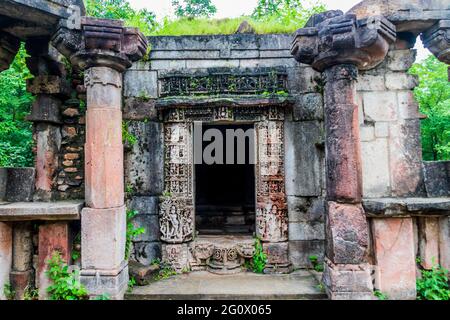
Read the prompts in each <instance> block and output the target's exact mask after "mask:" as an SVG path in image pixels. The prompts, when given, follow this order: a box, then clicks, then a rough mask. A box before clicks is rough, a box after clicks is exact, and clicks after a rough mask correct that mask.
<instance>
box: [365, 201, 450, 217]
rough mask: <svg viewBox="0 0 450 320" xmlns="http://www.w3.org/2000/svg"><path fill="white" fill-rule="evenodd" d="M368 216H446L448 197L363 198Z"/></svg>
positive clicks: (448, 204) (449, 208)
mask: <svg viewBox="0 0 450 320" xmlns="http://www.w3.org/2000/svg"><path fill="white" fill-rule="evenodd" d="M363 207H364V210H365V212H366V215H367V216H368V217H373V218H376V217H405V216H422V215H423V216H435V217H439V216H448V215H450V197H442V198H373V199H364V200H363Z"/></svg>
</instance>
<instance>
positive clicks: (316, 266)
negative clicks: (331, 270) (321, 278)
mask: <svg viewBox="0 0 450 320" xmlns="http://www.w3.org/2000/svg"><path fill="white" fill-rule="evenodd" d="M308 259H309V261H310V262H311V264H312V266H313V269H314V270H315V271H317V272H323V263H320V262H319V257H317V256H315V255H311V256H309V257H308Z"/></svg>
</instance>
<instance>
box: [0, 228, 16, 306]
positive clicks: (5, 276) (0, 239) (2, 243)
mask: <svg viewBox="0 0 450 320" xmlns="http://www.w3.org/2000/svg"><path fill="white" fill-rule="evenodd" d="M12 249H13V248H12V228H11V226H10V225H9V224H8V223H5V222H0V289H1V290H0V300H5V299H6V297H5V294H4V290H3V289H4V288H5V285H8V284H9V283H10V282H9V273H10V272H11V266H12V254H13V250H12Z"/></svg>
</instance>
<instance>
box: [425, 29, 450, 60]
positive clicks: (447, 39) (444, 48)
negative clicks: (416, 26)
mask: <svg viewBox="0 0 450 320" xmlns="http://www.w3.org/2000/svg"><path fill="white" fill-rule="evenodd" d="M421 39H422V41H423V44H424V46H425V47H426V48H427V49H428V50H430V51H431V53H433V54H434V55H435V56H436V57H437V58H438V59H439V60H440V61H442V62H444V63H446V64H450V20H440V21H439V22H437V23H436V24H435V25H434V26H433V27H431V28H430V29H429V30H427V31H425V32H424V33H422V35H421Z"/></svg>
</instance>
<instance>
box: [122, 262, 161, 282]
mask: <svg viewBox="0 0 450 320" xmlns="http://www.w3.org/2000/svg"><path fill="white" fill-rule="evenodd" d="M128 269H129V272H130V277H132V278H133V279H135V280H136V284H137V285H138V286H145V285H147V284H149V283H150V281H152V280H153V279H154V277H155V276H156V275H158V272H159V265H158V264H153V265H150V266H146V265H143V264H141V263H139V262H135V261H130V262H129V264H128Z"/></svg>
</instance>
